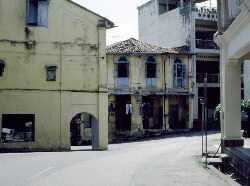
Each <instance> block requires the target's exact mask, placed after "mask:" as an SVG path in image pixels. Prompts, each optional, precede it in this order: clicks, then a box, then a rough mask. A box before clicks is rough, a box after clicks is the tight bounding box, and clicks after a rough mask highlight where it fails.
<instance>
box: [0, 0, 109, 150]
mask: <svg viewBox="0 0 250 186" xmlns="http://www.w3.org/2000/svg"><path fill="white" fill-rule="evenodd" d="M101 19H102V18H101V17H99V16H97V15H95V14H93V13H91V12H89V11H87V10H85V9H83V8H81V7H79V6H76V5H75V4H72V3H70V2H69V1H67V0H50V1H49V24H48V28H45V27H26V22H25V20H26V0H11V1H6V0H0V25H1V26H0V59H2V60H4V61H5V63H6V67H5V70H4V74H3V76H2V77H0V105H1V107H0V113H17V114H18V113H34V114H35V116H36V120H35V142H34V143H32V144H27V143H25V144H20V143H16V144H1V143H0V149H1V148H20V149H21V148H27V149H37V150H46V149H49V150H60V149H69V148H70V126H69V125H70V121H71V119H72V118H73V117H74V116H75V115H76V114H78V113H81V112H87V113H90V114H91V115H93V116H94V117H95V118H97V119H98V121H99V125H100V126H99V131H98V136H99V142H98V143H99V144H97V145H96V148H99V149H106V148H107V142H108V139H107V135H108V134H107V133H108V131H107V128H108V126H107V123H108V114H107V107H108V104H107V103H108V96H107V92H106V87H105V86H106V80H107V79H106V54H105V46H106V42H105V41H106V29H105V28H100V27H97V24H98V21H99V20H101ZM29 44H31V45H29ZM27 45H29V49H28V48H27ZM46 65H55V66H57V71H56V76H57V79H56V81H46V68H45V67H46ZM0 129H1V121H0Z"/></svg>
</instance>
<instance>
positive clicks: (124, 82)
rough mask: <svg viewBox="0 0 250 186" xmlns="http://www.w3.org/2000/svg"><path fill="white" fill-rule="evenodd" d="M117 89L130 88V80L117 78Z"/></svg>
mask: <svg viewBox="0 0 250 186" xmlns="http://www.w3.org/2000/svg"><path fill="white" fill-rule="evenodd" d="M116 87H117V88H128V87H129V78H117V82H116Z"/></svg>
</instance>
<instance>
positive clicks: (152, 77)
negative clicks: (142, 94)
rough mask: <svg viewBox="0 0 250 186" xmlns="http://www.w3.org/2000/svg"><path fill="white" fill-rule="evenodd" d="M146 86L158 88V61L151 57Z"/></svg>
mask: <svg viewBox="0 0 250 186" xmlns="http://www.w3.org/2000/svg"><path fill="white" fill-rule="evenodd" d="M146 86H147V87H148V88H152V87H156V61H155V58H154V57H152V56H150V57H148V59H147V61H146Z"/></svg>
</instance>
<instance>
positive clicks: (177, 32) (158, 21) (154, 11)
mask: <svg viewBox="0 0 250 186" xmlns="http://www.w3.org/2000/svg"><path fill="white" fill-rule="evenodd" d="M138 16H139V39H140V40H142V41H145V42H148V43H151V44H155V45H159V46H163V47H167V48H172V47H180V46H184V45H187V44H188V43H187V41H188V39H189V38H188V34H189V30H188V29H190V27H191V25H190V24H189V23H190V22H186V21H185V19H184V17H183V16H182V15H181V14H180V9H179V8H177V9H174V10H172V11H169V12H166V13H163V14H160V15H159V14H158V6H157V3H156V2H155V1H152V2H151V3H148V4H146V5H144V6H143V7H141V8H139V10H138Z"/></svg>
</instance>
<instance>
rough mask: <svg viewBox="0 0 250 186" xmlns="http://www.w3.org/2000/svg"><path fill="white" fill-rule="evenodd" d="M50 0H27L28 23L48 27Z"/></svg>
mask: <svg viewBox="0 0 250 186" xmlns="http://www.w3.org/2000/svg"><path fill="white" fill-rule="evenodd" d="M48 14H49V0H26V24H27V25H28V26H37V27H48Z"/></svg>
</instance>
